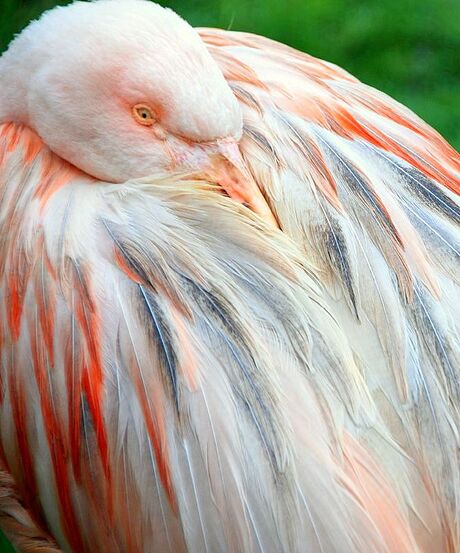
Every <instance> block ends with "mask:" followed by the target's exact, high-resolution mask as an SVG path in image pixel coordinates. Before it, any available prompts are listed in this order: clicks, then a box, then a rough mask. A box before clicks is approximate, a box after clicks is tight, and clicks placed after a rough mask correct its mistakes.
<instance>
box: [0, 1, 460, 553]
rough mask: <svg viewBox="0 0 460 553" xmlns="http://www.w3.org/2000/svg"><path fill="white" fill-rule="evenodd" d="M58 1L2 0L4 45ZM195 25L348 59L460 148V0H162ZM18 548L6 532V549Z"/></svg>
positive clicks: (0, 545) (2, 545) (0, 548)
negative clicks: (245, 33)
mask: <svg viewBox="0 0 460 553" xmlns="http://www.w3.org/2000/svg"><path fill="white" fill-rule="evenodd" d="M66 3H68V2H66V1H65V0H64V1H56V0H0V52H2V51H3V50H4V49H5V48H6V47H7V45H8V42H9V41H10V40H11V38H12V37H13V35H14V34H15V33H17V32H19V31H20V30H21V29H22V28H23V27H24V26H25V25H26V24H27V22H28V21H29V20H30V19H34V18H36V17H37V16H38V15H39V14H40V13H41V12H42V11H44V10H45V9H48V8H50V7H53V6H55V5H58V4H59V5H64V4H66ZM160 3H162V4H163V5H165V6H169V7H171V8H173V9H174V10H176V11H177V12H178V13H179V14H181V15H182V16H183V17H185V18H186V19H187V20H188V21H189V22H190V23H191V24H192V25H200V26H217V27H223V28H231V29H234V30H246V31H251V32H254V33H258V34H262V35H266V36H269V37H271V38H274V39H276V40H279V41H281V42H284V43H287V44H290V45H291V46H294V47H296V48H298V49H300V50H304V51H307V52H309V53H310V54H312V55H314V56H318V57H320V58H324V59H327V60H328V61H332V62H334V63H336V64H338V65H341V66H342V67H344V68H345V69H347V70H348V71H350V72H351V73H353V74H354V75H355V76H357V77H358V78H360V79H361V80H363V81H364V82H366V83H367V84H370V85H373V86H375V87H376V88H379V89H381V90H383V91H385V92H387V93H388V94H390V95H391V96H393V97H395V98H396V99H398V100H399V101H401V102H402V103H404V104H406V105H407V106H409V107H410V108H412V109H413V110H414V111H415V112H416V113H418V115H420V116H421V117H422V118H423V119H425V120H426V121H428V122H429V123H430V124H431V125H432V126H433V127H435V128H436V129H437V130H438V131H439V132H441V134H443V135H444V136H445V137H446V138H447V139H448V140H449V141H450V142H451V143H452V144H453V145H454V146H455V147H456V148H457V149H460V0H418V1H417V0H160ZM7 551H11V550H10V549H9V547H8V546H7V544H6V542H5V541H4V540H3V541H2V537H1V536H0V552H1V553H6V552H7Z"/></svg>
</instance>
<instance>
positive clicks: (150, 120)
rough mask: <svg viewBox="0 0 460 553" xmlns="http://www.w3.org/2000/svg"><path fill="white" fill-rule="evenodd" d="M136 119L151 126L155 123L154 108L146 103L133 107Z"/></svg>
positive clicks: (141, 123)
mask: <svg viewBox="0 0 460 553" xmlns="http://www.w3.org/2000/svg"><path fill="white" fill-rule="evenodd" d="M132 111H133V116H134V119H135V120H136V121H137V122H138V123H139V124H140V125H145V126H146V127H151V126H152V125H153V124H154V123H155V118H154V117H153V112H152V109H151V108H150V107H149V106H147V105H145V104H136V105H135V106H134V107H133V110H132Z"/></svg>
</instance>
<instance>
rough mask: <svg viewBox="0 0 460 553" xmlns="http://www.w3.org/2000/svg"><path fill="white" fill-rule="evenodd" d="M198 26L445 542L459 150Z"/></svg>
mask: <svg viewBox="0 0 460 553" xmlns="http://www.w3.org/2000/svg"><path fill="white" fill-rule="evenodd" d="M199 32H200V35H201V37H202V39H203V41H204V42H205V43H206V44H207V46H208V49H209V51H210V53H211V54H212V55H213V57H214V59H215V60H216V62H217V63H218V64H219V66H220V67H221V69H222V71H223V73H224V75H225V77H226V78H227V80H228V82H229V84H230V86H231V87H232V88H233V90H234V92H235V95H236V97H237V99H238V100H239V102H240V105H241V108H242V111H243V123H244V133H243V139H242V144H241V149H242V151H243V155H244V157H245V160H246V162H247V164H248V166H249V167H250V169H251V171H252V174H253V175H254V177H255V179H256V181H257V182H258V184H259V186H260V188H261V189H262V191H263V192H264V193H265V195H266V197H267V198H268V200H269V203H270V204H271V206H272V208H273V210H274V212H275V214H276V216H277V218H278V221H279V222H280V226H281V228H282V229H283V231H285V232H286V233H287V234H289V235H290V236H291V237H292V238H293V239H294V240H295V241H296V242H297V244H298V245H300V246H301V247H302V249H303V251H304V256H305V259H307V260H308V262H310V263H312V264H313V265H314V266H315V268H316V269H315V270H316V275H317V276H318V278H319V280H320V283H321V284H322V285H323V286H324V289H325V297H326V298H328V299H327V302H328V306H329V309H330V311H331V313H332V314H333V316H334V317H335V318H336V319H337V320H338V322H339V324H340V326H341V328H342V329H343V330H344V331H345V333H346V335H347V339H348V342H349V344H350V346H351V348H352V350H353V352H354V355H355V358H356V360H357V362H358V364H359V366H360V367H361V368H362V370H363V374H364V378H365V381H366V384H367V386H368V389H369V391H370V392H371V394H372V397H373V399H374V401H375V403H376V404H377V406H378V409H379V414H380V416H381V417H382V419H383V420H384V421H385V424H386V425H387V428H388V429H389V430H390V432H391V434H392V437H393V439H394V440H395V441H396V442H397V443H398V445H399V446H400V447H401V448H402V449H403V450H404V451H405V452H406V453H407V454H408V455H409V457H410V458H411V459H413V460H414V462H415V464H416V465H417V466H418V467H419V471H420V474H422V475H423V476H422V477H423V480H424V482H425V486H426V490H427V491H428V493H429V494H431V495H433V496H434V497H436V501H437V507H436V508H437V510H438V513H439V516H441V518H442V520H443V525H444V528H445V530H444V531H445V536H446V540H447V543H448V545H447V546H446V547H451V548H452V550H455V551H457V550H458V547H459V545H458V544H460V528H459V523H458V521H459V520H460V511H459V506H460V467H459V445H460V444H459V428H460V419H459V408H458V406H459V404H460V403H459V402H460V397H459V388H458V382H459V380H460V354H459V352H460V343H459V336H460V317H459V309H458V305H459V303H458V302H459V299H460V288H459V274H460V263H459V255H458V253H459V242H460V228H459V222H460V219H459V214H460V204H459V193H460V156H459V154H458V153H457V152H456V151H455V150H454V149H453V148H452V147H451V146H449V144H447V142H446V141H444V140H443V139H442V137H441V136H440V135H439V134H438V133H436V131H434V130H433V129H431V128H430V127H429V126H428V125H427V124H426V123H424V122H423V121H422V120H421V119H419V118H418V117H417V116H416V115H414V114H413V113H412V112H410V110H408V109H407V108H405V107H404V106H401V105H400V104H398V103H397V102H395V101H394V100H392V99H391V98H389V97H387V96H385V95H384V94H382V93H380V92H378V91H376V90H374V89H372V88H370V87H368V86H366V85H364V84H362V83H360V82H359V81H358V80H357V79H355V78H354V77H352V76H350V75H349V74H347V73H346V72H345V71H343V70H342V69H340V68H337V67H335V66H333V65H332V64H328V63H326V62H323V61H321V60H317V59H315V58H313V57H311V56H308V55H306V54H303V53H300V52H297V51H295V50H293V49H291V48H288V47H286V46H284V45H281V44H278V43H276V42H273V41H271V40H268V39H265V38H263V37H257V36H253V35H249V34H247V33H238V32H226V31H221V30H217V29H201V30H200V31H199ZM360 432H362V430H360ZM364 432H366V431H364ZM433 444H436V445H433ZM378 455H379V459H380V461H381V462H383V463H384V462H385V459H384V456H382V455H383V453H382V451H378ZM390 465H391V463H389V465H388V466H387V470H389V471H391V466H390ZM358 472H359V470H358ZM435 549H436V548H435ZM448 550H449V551H450V549H448Z"/></svg>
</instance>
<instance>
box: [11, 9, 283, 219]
mask: <svg viewBox="0 0 460 553" xmlns="http://www.w3.org/2000/svg"><path fill="white" fill-rule="evenodd" d="M23 35H24V36H20V37H19V38H18V39H16V41H15V42H17V43H18V44H17V45H16V46H17V47H19V48H21V47H23V48H25V49H27V48H28V49H29V51H30V56H31V58H32V59H31V67H32V68H33V69H32V71H30V76H29V78H28V81H27V87H26V94H25V98H23V102H24V103H25V104H26V105H25V106H24V112H25V113H26V114H27V117H24V122H26V123H27V124H29V125H30V126H32V127H33V128H34V129H35V130H36V131H37V132H38V134H40V136H41V137H42V138H43V139H44V141H45V142H46V143H47V144H48V145H49V146H50V148H51V149H52V150H53V151H54V152H55V153H57V154H58V155H60V156H61V157H62V158H64V159H66V160H67V161H69V162H70V163H72V164H74V165H75V166H77V167H78V168H80V169H82V170H83V171H85V172H86V173H88V174H90V175H92V176H94V177H96V178H98V179H102V180H105V181H109V182H122V181H125V180H128V179H130V178H136V177H143V176H148V175H151V174H158V173H169V172H187V173H195V174H199V175H201V176H202V177H203V178H206V179H209V180H211V181H214V182H217V183H218V184H220V185H221V186H222V188H223V189H225V191H226V192H227V193H228V194H229V195H230V196H232V197H234V198H235V199H237V200H238V201H241V202H245V203H247V204H248V205H249V206H251V207H252V208H253V210H254V211H256V212H258V213H259V214H261V215H262V216H264V217H265V218H267V219H271V220H272V215H271V211H270V210H269V208H268V206H267V204H266V202H265V200H264V198H263V196H262V194H261V193H260V191H259V189H258V187H257V185H256V184H255V182H254V180H253V179H252V177H251V175H250V173H249V171H247V169H246V168H245V164H244V162H243V159H242V157H241V153H240V150H239V147H238V142H239V139H240V137H241V134H242V116H241V112H240V108H239V105H238V103H237V101H236V98H235V97H234V95H233V93H232V91H231V89H230V87H229V86H228V84H227V83H226V81H225V79H224V77H223V75H222V73H221V72H220V70H219V69H218V67H217V65H216V64H215V62H214V61H213V59H212V58H211V56H210V55H209V53H208V51H207V50H206V47H205V46H204V44H203V43H202V42H201V40H200V38H199V37H198V35H197V33H196V32H195V31H194V30H193V29H192V28H191V27H190V26H189V25H188V24H187V23H186V22H185V21H183V20H182V19H180V18H179V17H178V16H177V15H176V14H174V13H173V12H172V11H170V10H166V9H164V8H161V7H160V6H158V5H156V4H153V3H151V2H147V1H145V2H144V1H141V0H99V1H98V2H94V3H82V2H77V3H75V4H73V5H71V6H69V7H66V8H61V9H57V10H53V11H51V12H48V13H47V14H45V15H44V16H43V17H42V19H41V20H39V21H38V22H37V23H34V24H32V25H31V26H29V28H28V29H26V31H25V32H24V33H23ZM21 39H22V42H23V43H25V45H22V44H21ZM14 47H15V43H14V42H13V45H12V47H10V50H12V51H14ZM19 48H16V49H19Z"/></svg>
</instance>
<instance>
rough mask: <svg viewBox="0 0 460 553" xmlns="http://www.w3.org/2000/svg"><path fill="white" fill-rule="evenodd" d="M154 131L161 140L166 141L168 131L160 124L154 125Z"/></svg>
mask: <svg viewBox="0 0 460 553" xmlns="http://www.w3.org/2000/svg"><path fill="white" fill-rule="evenodd" d="M152 133H153V136H154V137H155V138H156V139H157V140H161V141H162V142H165V141H166V138H167V135H166V132H165V130H164V129H163V128H162V127H161V126H160V125H153V126H152Z"/></svg>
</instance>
